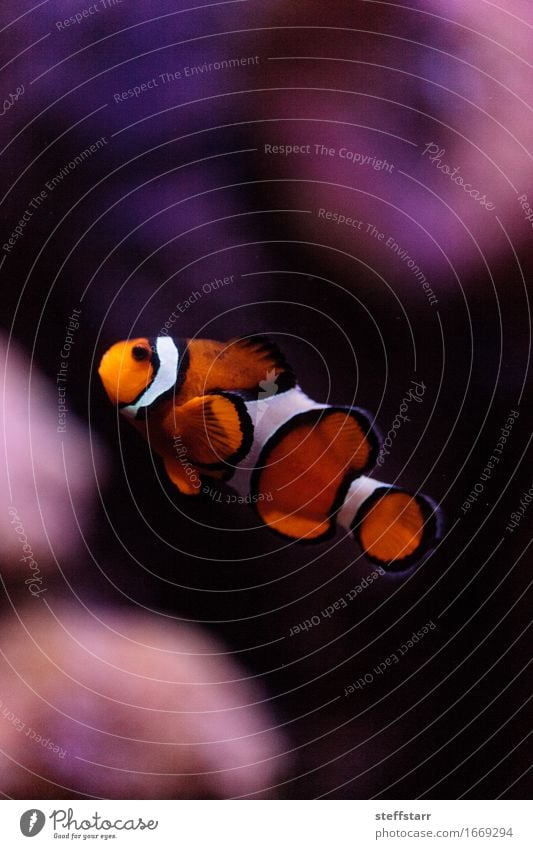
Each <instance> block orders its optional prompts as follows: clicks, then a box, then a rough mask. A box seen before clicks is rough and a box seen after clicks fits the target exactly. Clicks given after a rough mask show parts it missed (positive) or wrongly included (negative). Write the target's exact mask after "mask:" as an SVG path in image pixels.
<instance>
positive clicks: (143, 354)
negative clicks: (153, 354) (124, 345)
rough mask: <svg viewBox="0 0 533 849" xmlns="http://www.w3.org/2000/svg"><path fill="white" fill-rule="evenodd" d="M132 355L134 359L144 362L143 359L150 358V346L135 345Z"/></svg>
mask: <svg viewBox="0 0 533 849" xmlns="http://www.w3.org/2000/svg"><path fill="white" fill-rule="evenodd" d="M131 355H132V357H133V359H134V360H137V362H139V363H140V362H142V361H143V360H148V359H149V358H150V351H149V350H148V348H145V347H144V345H134V346H133V348H132V349H131Z"/></svg>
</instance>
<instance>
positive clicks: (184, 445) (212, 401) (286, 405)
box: [98, 336, 441, 570]
mask: <svg viewBox="0 0 533 849" xmlns="http://www.w3.org/2000/svg"><path fill="white" fill-rule="evenodd" d="M98 373H99V375H100V378H101V380H102V383H103V386H104V389H105V391H106V393H107V395H108V397H109V399H110V401H111V402H112V403H113V404H114V405H116V406H117V407H118V408H119V410H120V413H121V414H122V415H123V416H125V417H126V418H127V419H128V420H129V421H130V422H131V424H132V425H133V426H134V427H135V428H136V429H137V430H138V431H140V433H141V434H142V435H143V436H144V438H145V439H146V440H148V441H149V443H150V445H151V446H152V448H153V449H154V451H155V452H156V453H157V454H159V456H160V457H161V458H162V461H163V464H164V467H165V470H166V472H167V474H168V477H169V478H170V480H171V481H172V483H173V484H174V485H175V486H176V487H177V489H178V490H179V491H180V492H181V493H183V494H184V495H198V494H200V493H201V491H202V489H203V488H204V487H203V484H204V483H205V479H206V478H211V479H213V478H214V479H217V478H218V479H219V480H231V485H232V486H234V487H235V489H236V490H237V492H238V493H239V495H240V496H241V497H242V498H243V500H246V502H247V503H250V504H252V505H253V508H254V509H255V510H256V512H257V513H258V515H259V517H260V518H261V520H262V521H263V522H264V524H265V525H266V526H267V527H269V528H270V529H272V530H274V531H276V532H277V533H278V534H281V535H282V536H284V537H286V538H290V539H295V540H296V539H297V540H302V541H322V540H325V539H328V538H330V537H331V536H332V535H333V534H334V533H335V530H336V527H337V526H340V527H341V528H344V529H345V530H346V531H348V532H350V533H352V534H353V536H354V537H355V539H356V540H357V542H358V543H359V545H360V547H361V548H362V550H363V552H364V554H365V555H366V557H368V558H369V559H370V560H371V561H372V562H373V563H376V564H379V565H381V566H383V567H384V568H388V569H391V570H402V569H404V568H406V567H408V566H411V565H412V564H413V563H415V562H417V561H418V560H419V559H420V558H421V557H422V556H423V555H425V554H426V553H427V552H428V551H429V550H430V549H431V548H432V547H433V546H434V545H435V543H436V541H437V540H438V538H439V536H440V526H441V520H440V512H439V509H438V507H437V506H436V505H435V504H434V502H433V501H432V500H431V499H430V498H428V497H427V496H425V495H422V494H411V493H409V492H406V491H405V490H402V489H400V488H398V487H396V486H391V485H388V484H384V483H381V482H380V481H377V480H374V479H373V478H370V477H368V476H367V473H368V472H369V470H370V469H371V468H372V466H373V465H374V464H375V462H376V459H377V456H378V451H379V447H380V441H379V438H378V435H377V432H376V430H375V429H374V427H373V425H372V422H371V418H370V416H369V414H368V413H366V412H365V411H364V410H361V409H359V408H357V407H342V406H334V405H330V404H319V403H317V402H316V401H313V400H312V399H311V398H309V397H308V396H307V395H306V394H305V393H304V392H303V391H302V389H301V388H300V386H299V385H298V384H297V381H296V378H295V376H294V374H293V371H292V369H291V367H290V366H289V364H288V363H287V361H286V360H285V357H284V356H283V354H282V353H281V352H280V350H279V349H278V348H277V346H276V345H274V344H273V343H271V342H270V341H269V340H267V339H264V338H263V337H258V336H251V337H248V338H243V339H231V340H229V341H228V342H218V341H215V340H212V339H174V338H171V337H169V336H159V337H157V338H154V339H149V338H139V339H130V340H127V341H123V342H117V343H116V344H115V345H113V346H112V347H111V348H110V349H109V350H108V351H107V353H105V354H104V356H103V357H102V360H101V363H100V367H99V369H98Z"/></svg>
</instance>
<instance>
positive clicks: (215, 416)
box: [169, 393, 253, 468]
mask: <svg viewBox="0 0 533 849" xmlns="http://www.w3.org/2000/svg"><path fill="white" fill-rule="evenodd" d="M170 419H171V421H170V422H169V424H170V425H171V427H172V429H173V430H174V432H175V433H176V435H177V438H178V439H179V440H180V442H181V445H182V447H183V450H184V454H186V456H187V457H188V458H189V460H190V461H191V462H192V463H193V464H195V465H200V466H203V467H207V468H217V467H218V468H220V467H221V466H224V465H225V464H227V463H235V462H238V460H239V459H241V458H242V457H244V456H245V455H246V454H247V453H248V451H249V449H250V446H251V444H252V438H253V427H252V422H251V420H250V417H249V415H248V413H247V411H246V406H245V404H244V402H243V401H242V400H241V399H240V398H239V397H237V396H232V395H225V394H222V393H215V394H212V395H202V396H200V397H198V398H193V399H192V400H191V401H188V402H187V403H186V404H184V405H183V406H180V407H177V408H175V410H174V413H173V414H170Z"/></svg>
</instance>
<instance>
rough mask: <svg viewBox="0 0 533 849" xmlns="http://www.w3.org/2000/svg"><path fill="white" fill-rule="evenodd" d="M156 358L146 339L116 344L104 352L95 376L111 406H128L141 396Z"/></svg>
mask: <svg viewBox="0 0 533 849" xmlns="http://www.w3.org/2000/svg"><path fill="white" fill-rule="evenodd" d="M156 357H157V354H156V353H155V350H154V347H153V345H152V344H151V343H150V340H149V339H146V338H140V339H128V340H126V341H123V342H116V343H115V344H114V345H112V346H111V348H109V350H108V351H106V353H105V354H104V356H103V357H102V360H101V362H100V366H99V368H98V374H99V375H100V379H101V381H102V383H103V385H104V389H105V391H106V393H107V396H108V398H109V400H110V401H111V403H112V404H115V406H119V405H120V406H122V405H125V404H132V403H133V402H134V401H135V399H136V398H138V397H139V396H140V395H142V393H143V392H144V391H145V389H146V387H147V386H149V385H150V383H151V382H152V380H153V378H154V374H155V371H156V363H155V358H156Z"/></svg>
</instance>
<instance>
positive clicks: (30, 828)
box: [20, 808, 46, 837]
mask: <svg viewBox="0 0 533 849" xmlns="http://www.w3.org/2000/svg"><path fill="white" fill-rule="evenodd" d="M45 822H46V817H45V815H44V814H43V812H42V811H39V810H37V808H31V809H30V810H29V811H25V812H24V813H23V814H22V816H21V818H20V830H21V832H22V833H23V835H24V837H35V835H36V834H39V832H40V831H42V829H43V826H44V824H45Z"/></svg>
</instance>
